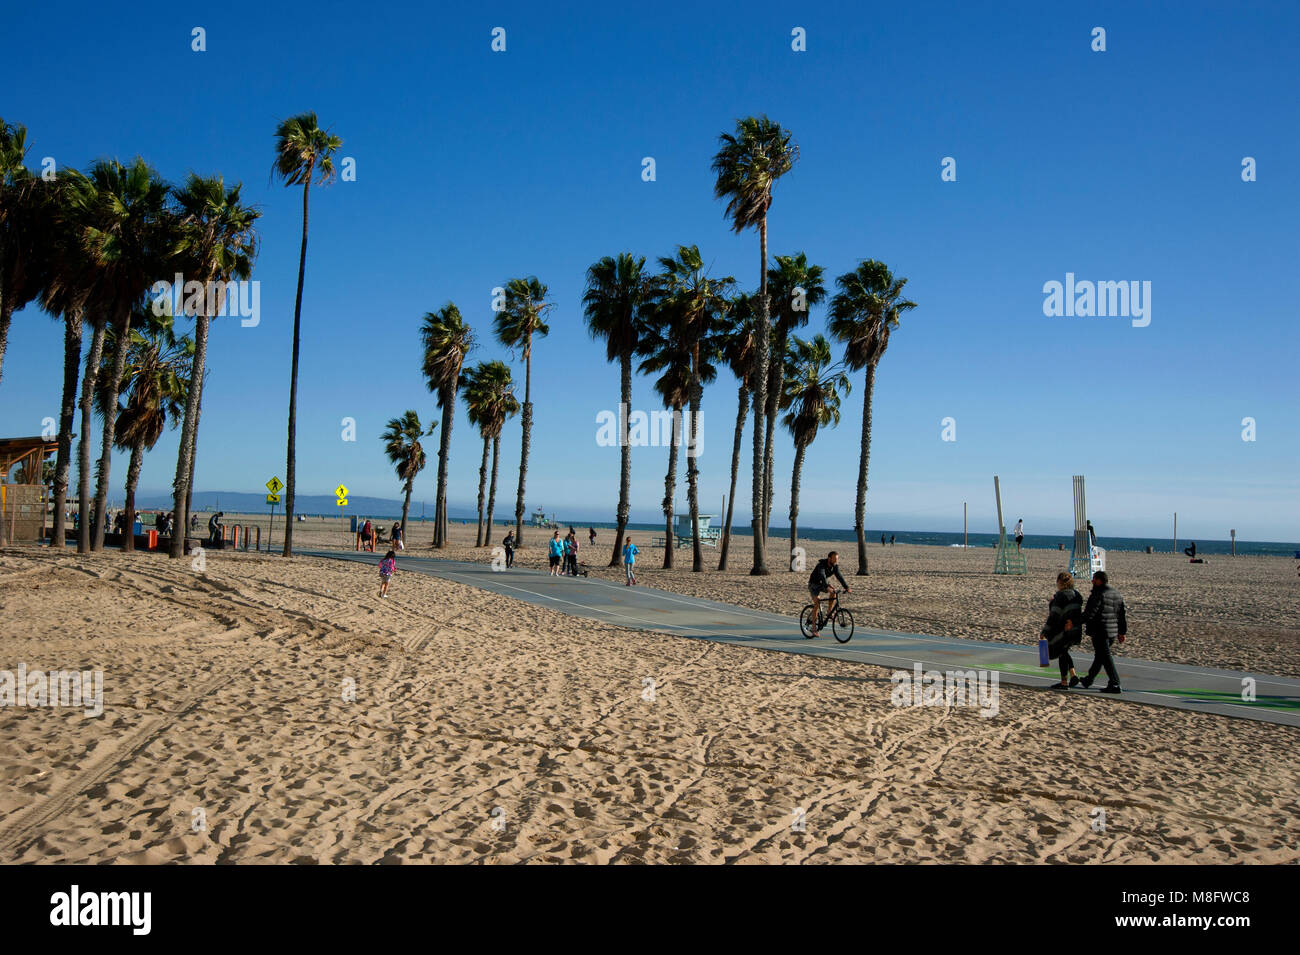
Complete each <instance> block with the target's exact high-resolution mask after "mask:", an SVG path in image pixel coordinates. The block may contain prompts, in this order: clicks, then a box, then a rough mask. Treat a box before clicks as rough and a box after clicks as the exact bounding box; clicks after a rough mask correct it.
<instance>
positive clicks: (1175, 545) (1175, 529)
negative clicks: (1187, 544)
mask: <svg viewBox="0 0 1300 955" xmlns="http://www.w3.org/2000/svg"><path fill="white" fill-rule="evenodd" d="M1174 553H1175V554H1177V553H1178V512H1177V511H1174Z"/></svg>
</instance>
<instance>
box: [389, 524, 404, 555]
mask: <svg viewBox="0 0 1300 955" xmlns="http://www.w3.org/2000/svg"><path fill="white" fill-rule="evenodd" d="M402 536H403V534H402V522H401V521H397V522H396V523H394V524H393V532H392V535H391V536H390V537H389V538H388V543H390V544H392V545H393V548H394V549H395V550H406V542H405V541H403V540H402Z"/></svg>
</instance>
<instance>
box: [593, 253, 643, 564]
mask: <svg viewBox="0 0 1300 955" xmlns="http://www.w3.org/2000/svg"><path fill="white" fill-rule="evenodd" d="M646 283H647V276H646V274H645V256H634V255H632V253H630V252H621V253H619V255H618V257H617V258H613V257H611V256H608V255H607V256H605V257H604V258H603V259H601V260H600V261H599V262H597V263H595V264H594V265H592V266H591V268H589V269H587V289H586V291H585V292H584V293H583V296H582V306H583V313H584V314H585V315H586V318H587V330H588V331H589V332H590V333H591V337H592V338H598V339H599V338H603V339H604V340H605V360H606V361H610V362H615V361H616V362H618V369H619V416H618V417H619V435H618V440H619V448H620V451H621V457H622V461H621V468H620V471H619V480H618V513H617V518H618V530H617V531H616V532H615V533H614V552H613V554H612V555H611V556H610V558H609V566H610V567H618V566H619V565H621V564H622V563H623V535H624V534H625V533H627V522H628V515H629V513H630V509H631V488H632V447H631V445H630V444H629V443H628V434H627V419H628V416H629V415H630V414H631V410H632V358H633V356H634V355H635V354H636V351H637V346H638V344H639V342H640V335H641V320H642V310H643V308H644V306H645V302H646Z"/></svg>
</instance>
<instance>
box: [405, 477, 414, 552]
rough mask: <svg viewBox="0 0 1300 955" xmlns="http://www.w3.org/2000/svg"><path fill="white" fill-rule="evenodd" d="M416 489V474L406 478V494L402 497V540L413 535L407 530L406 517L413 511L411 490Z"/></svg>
mask: <svg viewBox="0 0 1300 955" xmlns="http://www.w3.org/2000/svg"><path fill="white" fill-rule="evenodd" d="M414 490H415V476H414V475H412V476H411V477H409V478H407V479H406V496H405V497H404V498H403V499H402V540H406V539H407V538H408V537H410V536H411V535H410V534H408V533H407V531H406V518H407V515H409V514H410V513H411V492H412V491H414Z"/></svg>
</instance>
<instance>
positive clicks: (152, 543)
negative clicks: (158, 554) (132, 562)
mask: <svg viewBox="0 0 1300 955" xmlns="http://www.w3.org/2000/svg"><path fill="white" fill-rule="evenodd" d="M149 549H150V550H157V549H158V532H157V531H150V532H149Z"/></svg>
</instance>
